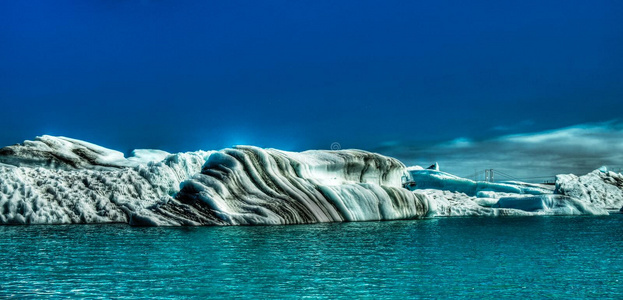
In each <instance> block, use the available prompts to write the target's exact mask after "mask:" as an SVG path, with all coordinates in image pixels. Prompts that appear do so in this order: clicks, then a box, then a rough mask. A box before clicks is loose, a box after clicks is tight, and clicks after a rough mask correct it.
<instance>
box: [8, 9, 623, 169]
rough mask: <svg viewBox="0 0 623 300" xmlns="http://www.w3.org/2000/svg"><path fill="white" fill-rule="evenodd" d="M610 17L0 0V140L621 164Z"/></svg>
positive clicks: (616, 56) (620, 79)
mask: <svg viewBox="0 0 623 300" xmlns="http://www.w3.org/2000/svg"><path fill="white" fill-rule="evenodd" d="M622 15H623V2H621V1H573V0H572V1H564V2H563V3H561V2H560V1H551V0H542V1H478V0H476V1H292V0H287V1H236V0H234V1H166V0H160V1H131V0H128V1H62V0H60V1H29V0H24V1H1V2H0V103H1V104H2V108H1V109H0V128H2V130H1V131H0V145H9V144H14V143H18V142H22V141H23V140H27V139H33V138H34V137H35V136H39V135H43V134H49V135H62V136H68V137H72V138H77V139H83V140H87V141H90V142H93V143H96V144H99V145H103V146H106V147H109V148H113V149H117V150H120V151H124V152H126V153H129V152H130V151H131V150H132V149H135V148H157V149H163V150H166V151H169V152H178V151H192V150H197V149H221V148H224V147H230V146H232V145H237V144H250V145H256V146H260V147H271V148H279V149H284V150H293V151H301V150H306V149H330V148H331V145H332V144H333V145H337V144H339V146H340V147H341V148H344V149H346V148H358V149H364V150H370V151H376V152H379V153H382V154H387V155H392V156H395V157H397V158H399V159H401V160H402V161H404V162H405V163H406V164H421V165H425V164H429V163H432V162H434V161H439V162H440V164H441V166H442V169H444V166H445V168H446V170H449V171H452V172H454V173H463V174H458V175H466V174H467V173H474V172H476V171H478V170H481V169H485V168H494V167H495V168H498V169H500V170H506V173H508V174H518V175H516V176H523V177H527V176H532V175H534V174H537V175H535V176H538V174H545V175H550V173H551V174H556V173H557V172H559V173H560V172H578V173H581V172H585V171H588V170H592V169H595V168H597V167H599V166H600V165H602V164H608V165H613V166H623V161H621V156H618V154H616V153H614V151H609V150H617V149H618V151H619V152H621V151H620V150H621V149H622V148H617V147H621V139H622V136H623V135H622V133H623V131H621V112H622V111H623V101H621V100H622V99H623V97H622V96H623V84H622V83H623V55H621V54H622V53H623V18H621V16H622ZM539 137H541V138H540V139H539ZM547 137H555V139H550V138H547ZM594 137H596V138H594ZM522 138H523V140H522ZM535 140H536V141H535ZM574 141H575V142H574ZM518 145H520V146H518ZM596 149H599V150H596ZM518 162H521V163H518Z"/></svg>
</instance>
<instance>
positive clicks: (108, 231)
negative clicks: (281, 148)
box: [0, 215, 623, 299]
mask: <svg viewBox="0 0 623 300" xmlns="http://www.w3.org/2000/svg"><path fill="white" fill-rule="evenodd" d="M0 249H1V251H0V271H1V272H0V297H7V296H17V297H24V296H25V297H34V296H38V298H41V297H42V296H48V297H50V298H60V297H63V298H64V297H68V296H69V297H76V298H81V297H102V298H111V297H116V298H146V297H160V298H176V299H178V298H186V297H189V298H205V297H211V298H233V297H239V298H267V297H270V298H289V297H291V298H328V299H329V298H330V299H335V298H345V299H346V298H370V299H372V298H374V299H377V298H396V299H398V298H404V297H411V298H413V297H422V298H440V297H443V298H445V297H458V296H460V297H471V298H489V299H497V298H500V297H505V296H506V297H512V298H517V297H526V296H528V297H535V298H546V297H564V298H587V297H599V298H604V297H610V298H622V297H623V255H621V249H623V215H611V216H606V217H525V218H447V219H430V220H416V221H397V222H368V223H341V224H340V223H333V224H315V225H298V226H265V227H195V228H135V227H129V226H127V225H121V224H115V225H58V226H2V227H0Z"/></svg>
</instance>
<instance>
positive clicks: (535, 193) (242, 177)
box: [0, 136, 623, 226]
mask: <svg viewBox="0 0 623 300" xmlns="http://www.w3.org/2000/svg"><path fill="white" fill-rule="evenodd" d="M405 178H407V179H408V180H409V182H411V183H414V184H413V185H409V186H406V188H405ZM622 182H623V178H622V177H621V175H620V174H616V173H612V172H604V171H599V170H597V171H595V172H592V173H590V174H588V175H585V176H580V177H577V176H575V175H560V176H558V177H557V182H556V187H555V189H553V188H548V187H547V186H542V185H536V184H526V183H521V182H506V183H491V182H480V181H473V180H469V179H465V178H461V177H457V176H454V175H452V174H449V173H445V172H442V171H439V167H438V165H437V164H435V165H434V168H430V169H423V168H421V167H406V166H405V165H404V164H403V163H402V162H400V161H399V160H397V159H395V158H391V157H387V156H383V155H380V154H377V153H371V152H366V151H362V150H309V151H304V152H289V151H282V150H277V149H262V148H258V147H253V146H237V147H234V148H227V149H222V150H219V151H195V152H185V153H168V152H165V151H161V150H152V149H139V150H135V151H133V152H132V155H131V156H130V157H127V158H126V157H125V156H124V155H123V153H121V152H119V151H115V150H111V149H107V148H104V147H101V146H98V145H95V144H91V143H88V142H84V141H80V140H76V139H71V138H66V137H53V136H41V137H37V138H36V139H35V140H34V141H25V142H23V143H22V144H17V145H12V146H8V147H5V148H2V149H0V224H70V223H128V224H130V225H135V226H198V225H276V224H307V223H318V222H354V221H381V220H402V219H419V218H434V217H455V216H463V217H464V216H529V215H576V214H589V215H599V214H607V213H608V211H609V210H613V209H619V208H621V205H623V185H622V184H621V183H622Z"/></svg>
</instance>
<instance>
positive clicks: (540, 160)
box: [376, 122, 623, 182]
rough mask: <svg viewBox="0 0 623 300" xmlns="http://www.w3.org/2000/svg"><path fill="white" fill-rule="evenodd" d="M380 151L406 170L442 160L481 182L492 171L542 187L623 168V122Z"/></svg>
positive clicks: (443, 165)
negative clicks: (564, 177) (560, 178)
mask: <svg viewBox="0 0 623 300" xmlns="http://www.w3.org/2000/svg"><path fill="white" fill-rule="evenodd" d="M376 151H377V152H380V153H383V154H386V155H390V156H394V157H396V158H398V159H400V160H402V161H403V162H404V163H405V164H407V165H423V166H427V165H429V164H431V163H433V162H435V161H437V162H439V164H440V166H441V169H442V170H444V171H447V172H451V173H454V174H457V175H460V176H469V175H470V174H474V173H477V174H480V177H482V175H483V174H484V170H485V169H491V168H492V169H496V170H498V171H500V173H499V174H502V173H504V174H507V175H510V176H511V177H515V178H518V179H524V180H527V181H534V182H537V181H541V180H552V179H553V176H554V175H556V174H562V173H575V174H585V173H587V172H590V171H592V170H594V169H597V168H599V167H600V166H602V165H606V166H609V167H610V168H611V169H614V170H618V169H619V168H621V169H623V123H620V122H605V123H597V124H582V125H576V126H571V127H566V128H560V129H556V130H549V131H543V132H536V133H524V134H513V135H504V136H500V137H497V138H493V139H488V140H483V141H474V140H469V139H467V138H459V139H455V140H452V141H449V142H445V143H440V144H435V145H429V146H419V145H415V144H401V145H394V146H392V147H380V148H379V149H376ZM498 179H508V178H507V177H503V176H498Z"/></svg>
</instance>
